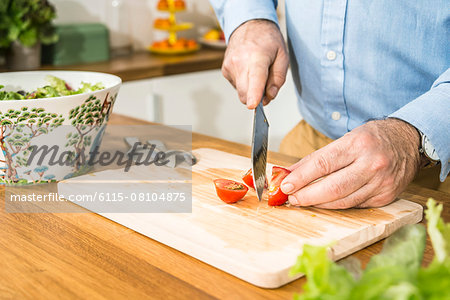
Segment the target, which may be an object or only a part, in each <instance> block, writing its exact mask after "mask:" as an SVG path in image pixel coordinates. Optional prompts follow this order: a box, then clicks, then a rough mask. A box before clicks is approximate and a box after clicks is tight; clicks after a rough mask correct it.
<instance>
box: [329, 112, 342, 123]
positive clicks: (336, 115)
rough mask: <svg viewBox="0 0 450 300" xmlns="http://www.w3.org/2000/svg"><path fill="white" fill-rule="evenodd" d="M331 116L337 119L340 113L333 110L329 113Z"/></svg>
mask: <svg viewBox="0 0 450 300" xmlns="http://www.w3.org/2000/svg"><path fill="white" fill-rule="evenodd" d="M331 118H332V119H333V120H335V121H337V120H339V119H340V118H341V114H340V113H339V112H338V111H333V113H332V114H331Z"/></svg>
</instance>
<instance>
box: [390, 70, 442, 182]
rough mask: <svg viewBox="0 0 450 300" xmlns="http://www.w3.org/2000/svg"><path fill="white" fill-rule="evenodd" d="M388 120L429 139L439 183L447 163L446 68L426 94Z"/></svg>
mask: <svg viewBox="0 0 450 300" xmlns="http://www.w3.org/2000/svg"><path fill="white" fill-rule="evenodd" d="M390 117H393V118H398V119H401V120H404V121H406V122H408V123H409V124H411V125H413V126H414V127H416V128H417V129H419V130H420V131H422V132H423V133H424V134H425V135H426V136H427V137H428V138H429V140H430V141H431V143H432V144H433V146H434V148H435V149H436V152H437V154H438V156H439V159H440V161H441V174H440V179H441V181H444V180H445V178H446V177H447V175H448V173H449V160H450V68H449V69H447V71H445V72H444V73H443V74H442V75H441V76H439V78H438V79H437V80H436V81H435V82H434V83H433V85H432V87H431V89H430V90H429V91H428V92H426V93H425V94H423V95H421V96H420V97H418V98H416V99H415V100H413V101H411V102H410V103H408V104H407V105H405V106H403V107H402V108H400V109H399V110H397V111H396V112H394V113H393V114H391V115H390Z"/></svg>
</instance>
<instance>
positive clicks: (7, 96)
mask: <svg viewBox="0 0 450 300" xmlns="http://www.w3.org/2000/svg"><path fill="white" fill-rule="evenodd" d="M45 79H46V81H47V82H48V83H49V84H48V85H46V86H44V87H40V88H37V89H36V90H35V91H33V92H31V93H23V95H22V94H20V93H18V92H6V91H2V90H1V89H2V88H3V87H4V86H2V85H0V100H23V99H40V98H52V97H61V96H69V95H77V94H82V93H88V92H93V91H98V90H102V89H104V88H105V86H104V85H103V84H102V83H100V82H98V83H96V84H91V83H86V82H81V86H80V87H79V88H78V89H76V90H75V89H72V88H71V87H70V86H69V85H68V84H67V83H66V82H65V81H64V80H62V79H61V78H58V77H55V76H51V75H48V76H47V77H46V78H45ZM21 93H22V92H21Z"/></svg>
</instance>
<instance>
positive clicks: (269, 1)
mask: <svg viewBox="0 0 450 300" xmlns="http://www.w3.org/2000/svg"><path fill="white" fill-rule="evenodd" d="M210 2H211V5H212V6H213V8H214V11H215V12H216V15H217V19H218V20H219V23H220V26H222V29H223V32H224V34H225V39H226V41H227V42H228V39H229V38H230V36H231V34H232V33H233V31H234V30H235V29H236V28H238V27H239V26H240V25H241V24H243V23H245V22H247V21H249V20H254V19H266V20H269V21H272V22H274V23H275V24H277V25H278V18H277V13H276V7H277V4H278V1H277V0H244V1H238V0H210Z"/></svg>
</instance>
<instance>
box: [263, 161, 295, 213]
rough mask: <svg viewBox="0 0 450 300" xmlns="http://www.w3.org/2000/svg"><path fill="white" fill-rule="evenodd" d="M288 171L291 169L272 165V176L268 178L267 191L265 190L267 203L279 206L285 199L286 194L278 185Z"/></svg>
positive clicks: (286, 197)
mask: <svg viewBox="0 0 450 300" xmlns="http://www.w3.org/2000/svg"><path fill="white" fill-rule="evenodd" d="M290 173H291V171H289V170H287V169H285V168H282V167H277V166H273V168H272V178H271V179H270V184H269V191H268V192H267V195H268V199H269V205H271V206H280V205H283V204H284V203H285V202H286V201H287V199H288V196H287V195H286V194H285V193H283V192H282V191H281V188H280V186H281V182H282V181H283V179H284V178H286V176H288V175H289V174H290Z"/></svg>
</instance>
